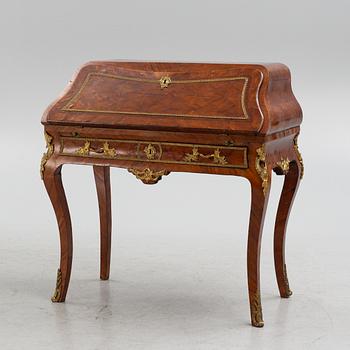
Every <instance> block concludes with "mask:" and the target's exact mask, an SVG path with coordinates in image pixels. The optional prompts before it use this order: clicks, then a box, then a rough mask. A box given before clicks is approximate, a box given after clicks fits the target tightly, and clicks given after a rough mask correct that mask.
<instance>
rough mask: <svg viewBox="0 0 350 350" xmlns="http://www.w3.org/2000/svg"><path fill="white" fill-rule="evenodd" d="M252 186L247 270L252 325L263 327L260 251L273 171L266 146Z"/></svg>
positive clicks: (262, 148) (262, 149)
mask: <svg viewBox="0 0 350 350" xmlns="http://www.w3.org/2000/svg"><path fill="white" fill-rule="evenodd" d="M249 180H250V184H251V210H250V220H249V232H248V248H247V268H248V290H249V302H250V313H251V323H252V325H253V326H254V327H263V326H264V320H263V315H262V307H261V297H260V249H261V236H262V231H263V225H264V218H265V212H266V208H267V203H268V198H269V193H270V182H271V171H270V170H269V168H268V164H267V159H266V153H265V146H264V145H262V146H261V147H259V148H258V149H257V155H256V162H255V172H253V174H252V175H251V176H250V178H249Z"/></svg>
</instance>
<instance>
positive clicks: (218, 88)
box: [42, 61, 302, 134]
mask: <svg viewBox="0 0 350 350" xmlns="http://www.w3.org/2000/svg"><path fill="white" fill-rule="evenodd" d="M113 76H114V77H122V78H124V79H115V78H114V79H113V78H110V77H113ZM162 76H169V77H171V80H172V83H171V84H170V85H169V87H168V88H165V89H161V88H160V86H159V84H158V83H157V81H158V80H159V79H160V78H161V77H162ZM239 77H244V78H247V79H248V83H247V89H246V93H245V94H244V95H243V105H244V106H245V109H246V114H247V119H244V118H243V116H244V113H243V110H242V105H241V103H240V98H241V97H242V89H243V86H241V85H242V81H243V80H235V81H225V80H224V81H221V82H218V81H217V80H218V79H229V78H239ZM126 79H140V81H133V80H126ZM201 80H205V81H206V82H204V83H198V81H201ZM149 81H150V82H149ZM152 81H153V83H152ZM177 81H180V82H187V83H178V84H177V83H176V82H177ZM192 81H197V82H192ZM117 112H118V113H117ZM119 112H123V113H122V114H120V113H119ZM145 113H146V114H145ZM147 113H148V114H147ZM172 114H175V115H174V116H172ZM210 116H211V117H219V118H210ZM220 116H221V117H220ZM301 119H302V112H301V108H300V106H299V104H298V102H297V101H296V99H295V97H294V95H293V93H292V90H291V83H290V73H289V70H288V68H287V67H286V66H284V65H282V64H256V65H254V64H204V63H201V64H196V63H154V62H152V63H151V62H149V63H147V62H146V63H142V62H121V61H114V62H90V63H87V64H85V65H84V66H83V67H82V68H81V69H80V70H79V71H78V73H77V74H76V75H75V76H74V77H73V79H72V83H71V84H70V85H69V86H68V87H67V88H66V89H65V91H64V93H63V96H62V97H61V98H60V99H58V100H57V101H56V102H55V103H54V104H53V105H51V106H50V108H48V109H47V111H46V112H45V114H44V116H43V119H42V122H43V124H55V125H57V124H59V125H82V124H84V125H85V126H87V125H89V126H98V127H102V126H104V127H112V128H113V127H118V128H134V129H137V128H141V129H148V130H152V129H158V130H188V131H190V130H195V131H196V130H197V131H198V130H202V131H206V132H208V131H211V132H220V131H221V132H229V133H231V132H234V133H235V132H239V131H241V132H254V133H256V132H260V133H262V134H271V133H274V132H277V131H281V130H284V129H288V128H291V127H295V126H298V125H299V124H300V123H301Z"/></svg>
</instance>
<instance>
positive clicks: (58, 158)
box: [40, 61, 303, 327]
mask: <svg viewBox="0 0 350 350" xmlns="http://www.w3.org/2000/svg"><path fill="white" fill-rule="evenodd" d="M301 120H302V112H301V108H300V106H299V104H298V102H297V101H296V99H295V97H294V95H293V93H292V90H291V81H290V73H289V70H288V68H287V67H286V66H284V65H282V64H256V65H255V64H204V63H198V64H197V63H151V62H124V61H110V62H90V63H87V64H85V65H84V66H83V67H82V68H81V69H80V70H79V71H78V72H77V74H76V75H75V76H74V77H73V79H72V81H71V83H70V84H69V86H68V87H67V88H66V89H65V91H64V92H63V94H62V96H61V97H60V98H58V99H57V100H56V101H55V102H54V103H52V104H51V105H50V106H49V108H48V109H47V110H46V111H45V113H44V116H43V118H42V123H43V125H44V127H45V138H46V144H47V149H46V152H45V153H44V155H43V157H42V161H41V166H40V171H41V176H42V178H43V180H44V184H45V187H46V189H47V192H48V194H49V197H50V199H51V202H52V205H53V208H54V211H55V214H56V217H57V222H58V227H59V233H60V244H61V258H60V267H59V269H58V273H57V283H56V289H55V292H54V295H53V297H52V301H54V302H63V301H64V300H65V298H66V294H67V290H68V285H69V280H70V273H71V267H72V251H73V245H72V227H71V221H70V214H69V209H68V204H67V200H66V197H65V193H64V188H63V185H62V178H61V169H62V166H63V165H65V164H81V165H90V166H92V167H93V172H94V177H95V184H96V189H97V198H98V203H99V213H100V238H101V241H100V242H101V243H100V252H101V254H100V277H101V279H104V280H105V279H108V278H109V267H110V257H111V231H112V218H111V192H110V175H109V174H110V172H109V169H110V167H121V168H125V169H127V170H128V171H129V172H130V173H131V174H133V175H135V176H136V177H137V178H138V179H140V180H141V181H143V182H144V183H146V184H155V183H157V182H158V181H159V180H160V179H161V178H162V176H165V175H169V174H171V172H194V173H208V174H220V175H235V176H243V177H245V178H247V179H248V180H249V182H250V184H251V211H250V222H249V229H248V246H247V271H248V292H249V301H250V313H251V323H252V325H253V326H256V327H262V326H263V324H264V323H263V316H262V307H261V297H260V275H259V270H260V246H261V236H262V231H263V224H264V217H265V212H266V207H267V203H268V199H269V192H270V187H271V178H272V172H273V171H274V172H275V173H276V174H277V175H284V176H285V182H284V186H283V190H282V194H281V198H280V203H279V207H278V211H277V216H276V224H275V233H274V259H275V271H276V277H277V283H278V288H279V292H280V295H281V297H283V298H288V297H289V296H290V295H291V294H292V293H291V291H290V288H289V283H288V278H287V270H286V262H285V249H284V245H285V235H286V228H287V221H288V216H289V212H290V210H291V206H292V202H293V200H294V197H295V194H296V191H297V188H298V185H299V181H300V179H301V177H302V175H303V161H302V158H301V154H300V152H299V150H298V144H297V137H298V134H299V132H300V123H301ZM169 181H170V180H169Z"/></svg>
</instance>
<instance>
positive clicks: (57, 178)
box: [44, 160, 73, 302]
mask: <svg viewBox="0 0 350 350" xmlns="http://www.w3.org/2000/svg"><path fill="white" fill-rule="evenodd" d="M61 169H62V165H59V166H58V167H57V166H56V164H55V162H54V161H53V160H49V161H48V163H47V164H46V165H45V173H44V184H45V187H46V190H47V193H48V195H49V197H50V200H51V203H52V206H53V209H54V211H55V214H56V218H57V223H58V229H59V234H60V244H61V258H60V267H59V274H58V276H57V286H56V290H55V293H54V296H53V297H52V299H51V300H52V301H53V302H63V301H65V299H66V294H67V290H68V286H69V280H70V274H71V268H72V257H73V239H72V224H71V219H70V214H69V208H68V203H67V199H66V195H65V192H64V188H63V184H62V178H61ZM59 278H60V281H58V279H59Z"/></svg>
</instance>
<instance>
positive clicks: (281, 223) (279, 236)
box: [274, 161, 300, 298]
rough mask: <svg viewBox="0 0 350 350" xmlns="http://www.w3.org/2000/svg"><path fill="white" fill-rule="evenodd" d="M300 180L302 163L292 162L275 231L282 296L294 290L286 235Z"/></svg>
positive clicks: (285, 182)
mask: <svg viewBox="0 0 350 350" xmlns="http://www.w3.org/2000/svg"><path fill="white" fill-rule="evenodd" d="M299 182H300V164H299V163H298V162H297V161H293V162H291V163H290V168H289V171H288V173H287V174H286V175H285V179H284V184H283V189H282V193H281V198H280V201H279V205H278V209H277V215H276V222H275V233H274V260H275V271H276V278H277V283H278V288H279V291H280V295H281V297H282V298H289V297H290V296H291V295H292V291H291V290H290V288H289V281H288V276H287V268H286V262H285V236H286V230H287V223H288V217H289V213H290V210H291V208H292V204H293V200H294V198H295V195H296V192H297V190H298V187H299Z"/></svg>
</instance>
